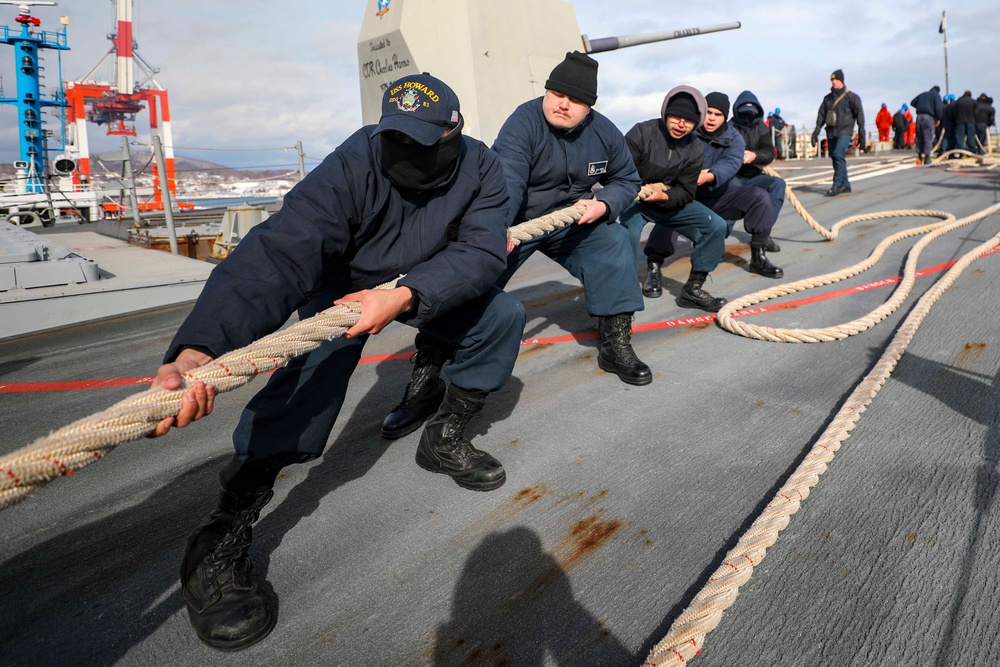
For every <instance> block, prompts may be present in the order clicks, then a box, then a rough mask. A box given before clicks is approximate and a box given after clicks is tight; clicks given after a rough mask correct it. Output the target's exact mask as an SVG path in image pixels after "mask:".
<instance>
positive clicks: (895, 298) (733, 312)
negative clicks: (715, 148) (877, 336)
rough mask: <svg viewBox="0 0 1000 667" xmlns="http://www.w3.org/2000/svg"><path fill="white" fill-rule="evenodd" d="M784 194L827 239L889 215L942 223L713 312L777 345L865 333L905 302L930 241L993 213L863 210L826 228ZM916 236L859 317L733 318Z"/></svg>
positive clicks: (865, 265)
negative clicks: (807, 323)
mask: <svg viewBox="0 0 1000 667" xmlns="http://www.w3.org/2000/svg"><path fill="white" fill-rule="evenodd" d="M764 171H765V172H766V173H767V174H769V175H771V176H777V175H778V173H777V172H775V171H774V170H773V169H771V168H770V167H765V169H764ZM785 198H786V200H787V201H788V202H789V203H790V204H791V205H792V207H793V208H794V209H795V210H796V211H797V212H798V213H799V215H801V216H802V219H803V220H805V222H806V224H808V225H809V226H810V227H811V228H812V229H813V230H815V231H816V232H817V233H818V234H820V235H821V236H822V237H823V238H825V239H827V240H829V241H832V240H835V239H836V238H837V237H838V236H839V235H840V230H842V229H843V228H844V227H847V226H848V225H853V224H855V223H858V222H863V221H866V220H885V219H888V218H899V217H926V218H941V222H936V223H932V224H929V225H923V226H921V227H914V228H912V229H906V230H903V231H901V232H897V233H895V234H892V235H891V236H888V237H887V238H885V239H883V240H882V241H881V242H880V243H879V244H878V245H877V246H876V247H875V249H874V250H873V251H872V252H871V254H870V255H869V256H868V257H867V258H866V259H864V260H862V261H861V262H858V263H857V264H854V265H853V266H849V267H847V268H844V269H840V270H839V271H834V272H831V273H827V274H824V275H821V276H815V277H812V278H805V279H803V280H798V281H796V282H792V283H785V284H782V285H776V286H774V287H770V288H766V289H763V290H760V291H758V292H754V293H752V294H747V295H745V296H742V297H740V298H738V299H735V300H733V301H730V302H729V303H727V304H726V305H725V306H723V307H722V309H721V310H720V311H719V313H718V315H717V316H716V323H717V324H718V325H719V326H720V327H721V328H723V329H725V330H726V331H729V332H730V333H734V334H736V335H739V336H745V337H747V338H755V339H757V340H766V341H771V342H775V343H827V342H831V341H835V340H841V339H844V338H847V337H849V336H854V335H857V334H859V333H861V332H862V331H867V330H868V329H870V328H871V327H873V326H875V325H876V324H878V323H879V322H881V321H882V320H884V319H885V318H887V317H889V315H891V314H892V313H894V312H895V311H896V310H897V309H898V308H899V307H900V306H901V305H902V304H903V302H904V301H906V298H907V296H909V294H910V290H911V289H912V288H913V284H914V283H915V282H916V272H917V260H918V259H919V257H920V253H921V251H923V249H924V248H925V247H926V246H927V244H929V243H930V242H931V241H933V240H934V239H936V238H938V237H940V236H942V235H944V234H947V233H948V232H951V231H954V230H955V229H958V228H959V227H963V226H965V225H968V224H972V223H974V222H978V221H979V220H982V219H983V218H985V217H986V216H988V215H991V213H992V212H980V213H977V214H976V215H975V216H969V217H968V218H963V219H962V220H960V221H956V220H955V216H953V215H952V214H950V213H947V212H945V211H930V210H914V209H910V210H896V211H882V212H879V213H865V214H862V215H855V216H852V217H849V218H844V219H843V220H841V221H839V222H837V223H836V224H835V225H833V227H831V228H830V229H827V228H826V227H824V226H823V225H821V224H820V223H819V222H818V221H817V220H816V218H814V217H813V216H812V215H811V214H810V213H809V211H807V210H806V208H805V207H804V206H803V205H802V202H800V201H799V199H798V197H796V196H795V193H794V192H792V188H791V187H787V188H786V189H785ZM986 211H990V209H986ZM976 216H980V217H976ZM920 234H927V236H926V237H924V238H923V239H921V240H920V241H919V242H918V243H917V244H916V245H914V247H913V248H912V249H911V250H910V252H909V253H908V254H907V258H906V264H905V266H904V269H903V278H902V280H901V281H900V283H899V285H898V286H897V287H896V289H895V290H894V291H893V293H892V296H891V297H890V299H889V300H888V301H886V302H885V303H884V304H882V305H881V306H879V307H878V308H876V309H875V310H873V311H871V312H870V313H868V314H866V315H864V316H862V317H859V318H857V319H855V320H852V321H850V322H845V323H842V324H837V325H833V326H829V327H822V328H811V329H785V328H775V327H768V326H763V325H758V324H751V323H750V322H747V321H744V320H740V319H736V316H737V315H738V313H739V311H741V310H743V309H744V308H748V307H750V306H753V305H756V304H759V303H763V302H765V301H770V300H771V299H776V298H778V297H782V296H788V295H789V294H794V293H796V292H802V291H805V290H807V289H812V288H814V287H820V286H822V285H830V284H832V283H836V282H839V281H841V280H845V279H847V278H851V277H853V276H856V275H858V274H860V273H863V272H864V271H867V270H868V269H870V268H871V267H873V266H874V265H875V264H877V263H878V262H879V260H880V259H882V255H883V254H884V252H885V250H886V248H888V247H889V246H891V245H893V244H894V243H896V242H898V241H901V240H903V239H905V238H909V237H911V236H918V235H920Z"/></svg>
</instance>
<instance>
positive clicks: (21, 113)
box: [0, 0, 69, 193]
mask: <svg viewBox="0 0 1000 667" xmlns="http://www.w3.org/2000/svg"><path fill="white" fill-rule="evenodd" d="M0 5H16V6H17V8H18V11H19V12H20V13H19V14H18V16H17V17H16V18H15V19H14V21H15V22H17V23H20V24H21V27H20V31H18V29H17V28H16V27H11V26H6V25H4V26H0V44H10V45H11V46H13V47H14V71H15V73H16V75H17V96H16V97H3V91H2V90H0V104H11V105H13V106H15V107H17V127H18V136H19V138H20V160H18V161H17V162H15V163H14V168H15V170H16V172H17V179H18V188H19V191H21V192H25V193H41V192H45V174H46V165H47V157H46V153H47V151H48V145H47V139H48V137H49V136H50V135H51V131H49V130H46V129H45V128H44V125H45V121H44V119H43V118H42V112H43V110H44V109H45V108H46V107H60V108H65V107H66V106H67V105H66V101H65V96H64V94H63V89H62V51H65V50H68V49H69V46H68V45H67V41H66V26H67V25H68V24H69V18H68V17H65V16H63V17H61V19H60V22H61V23H62V29H61V30H59V31H58V32H52V31H46V30H40V29H39V26H40V25H41V21H40V20H39V19H38V18H36V17H34V16H32V15H31V7H33V6H36V5H43V6H54V5H56V3H55V2H38V1H36V0H24V1H20V2H17V1H11V0H0ZM43 49H54V50H55V51H56V53H57V58H58V63H59V77H58V79H57V80H58V82H59V86H58V88H57V90H56V92H55V94H54V95H53V96H52V97H51V98H46V97H44V96H43V95H44V94H45V90H44V86H43V82H42V80H43V79H44V76H43V75H42V72H44V71H45V68H44V67H43V66H42V63H41V58H40V56H41V52H42V50H43ZM59 125H60V128H62V129H60V132H61V133H62V134H63V136H62V145H65V144H66V141H65V129H64V128H65V124H64V123H62V122H60V124H59Z"/></svg>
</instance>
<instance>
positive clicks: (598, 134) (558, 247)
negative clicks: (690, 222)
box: [493, 51, 653, 385]
mask: <svg viewBox="0 0 1000 667" xmlns="http://www.w3.org/2000/svg"><path fill="white" fill-rule="evenodd" d="M596 101H597V61H596V60H594V59H593V58H591V57H590V56H588V55H587V54H585V53H580V52H579V51H574V52H572V53H567V54H566V58H565V59H564V60H563V61H562V62H561V63H559V64H558V65H556V67H555V69H553V70H552V73H551V74H550V75H549V78H548V80H547V81H546V82H545V94H544V95H543V96H542V97H540V98H537V99H534V100H530V101H528V102H525V103H524V104H522V105H520V106H519V107H517V108H516V109H515V110H514V112H513V113H512V114H511V115H510V117H508V118H507V120H506V122H504V124H503V127H501V128H500V132H499V133H498V134H497V138H496V141H495V143H494V144H493V150H494V151H495V152H496V153H497V155H499V156H500V160H501V162H502V163H503V171H504V176H505V177H506V179H507V192H508V194H509V195H510V203H511V206H510V208H511V217H512V221H511V224H512V225H516V224H519V223H521V222H524V221H526V220H531V219H534V218H537V217H540V216H544V215H548V214H550V213H553V212H554V211H558V210H561V209H564V208H567V207H574V208H575V209H576V211H577V212H578V213H579V216H580V217H579V219H577V220H576V224H573V225H566V226H565V227H561V228H560V229H556V230H553V231H551V232H549V233H547V234H545V235H544V236H539V237H535V238H533V239H529V240H527V241H522V242H521V243H520V244H517V245H514V244H513V243H511V244H510V246H509V247H508V251H509V254H508V255H507V270H506V271H505V272H504V274H503V275H502V276H500V279H499V280H498V281H497V287H499V288H501V289H502V288H503V287H504V286H505V285H506V284H507V281H508V280H510V278H511V277H512V276H513V275H514V273H515V272H516V271H517V270H518V268H519V267H520V266H521V265H522V264H524V262H525V261H526V260H527V259H528V258H529V257H530V256H531V255H532V254H534V253H535V252H541V253H542V254H544V255H546V256H547V257H548V258H549V259H552V260H553V261H555V262H557V263H559V264H561V265H562V266H563V267H565V268H566V270H567V271H569V272H570V273H571V274H572V275H573V276H574V277H575V278H576V279H578V280H579V281H580V282H581V283H583V291H584V297H585V302H586V306H587V312H588V313H589V314H590V315H591V316H593V317H596V318H597V334H598V337H599V339H600V344H599V346H598V353H597V364H598V366H599V367H600V368H601V369H602V370H604V371H606V372H608V373H614V374H615V375H617V376H618V377H619V378H620V379H621V381H622V382H626V383H628V384H632V385H647V384H649V383H650V382H652V381H653V374H652V371H651V370H650V369H649V366H647V365H646V364H645V363H643V362H642V361H641V360H640V359H639V358H638V357H637V356H636V354H635V350H634V349H633V348H632V343H631V329H632V317H633V315H634V314H635V312H636V311H638V310H642V308H643V301H642V292H641V291H640V289H639V285H638V283H637V282H636V279H635V259H634V256H635V253H634V251H632V249H631V243H630V237H629V235H628V231H626V230H625V228H624V227H622V226H621V225H619V224H617V223H616V220H617V219H618V215H619V214H620V213H621V212H622V211H623V210H624V209H625V208H626V207H627V206H629V205H630V204H631V203H632V201H633V200H634V199H635V197H636V195H637V194H638V193H639V185H640V184H639V174H638V173H637V172H636V170H635V165H634V164H633V163H632V156H631V155H630V154H629V151H628V148H627V147H626V145H625V137H624V136H622V133H621V130H619V129H618V128H617V127H615V124H614V123H612V122H611V121H610V120H609V119H608V118H606V117H605V116H603V115H601V114H600V113H598V112H597V111H595V110H594V109H592V108H591V106H592V105H593V104H594V103H595V102H596ZM597 185H600V186H602V187H599V188H597V189H595V186H597Z"/></svg>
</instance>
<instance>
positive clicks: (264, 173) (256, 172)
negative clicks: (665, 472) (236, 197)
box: [0, 150, 293, 180]
mask: <svg viewBox="0 0 1000 667" xmlns="http://www.w3.org/2000/svg"><path fill="white" fill-rule="evenodd" d="M151 158H152V154H151V153H150V152H149V151H144V150H134V151H132V168H133V169H134V170H135V171H137V172H138V171H140V170H144V168H145V167H146V165H147V164H148V163H149V161H150V159H151ZM103 164H104V166H105V167H106V168H107V170H108V171H110V172H112V173H116V174H118V173H121V162H117V161H115V162H108V161H106V162H104V163H103ZM174 169H175V170H176V171H177V172H182V173H183V172H187V173H192V172H201V173H205V174H216V175H219V176H222V177H224V178H226V179H231V180H239V179H245V178H271V177H274V176H281V175H284V174H287V173H288V172H290V171H293V169H292V168H288V169H234V168H232V167H227V166H226V165H224V164H219V163H217V162H210V161H208V160H197V159H195V158H190V157H180V156H174ZM91 172H92V173H94V174H95V176H97V175H99V174H103V173H104V170H103V169H101V168H100V167H99V166H98V165H96V164H93V163H92V166H91ZM13 175H14V165H13V164H11V163H9V162H5V163H0V177H6V178H10V177H12V176H13Z"/></svg>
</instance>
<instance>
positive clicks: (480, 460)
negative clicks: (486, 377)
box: [417, 385, 507, 491]
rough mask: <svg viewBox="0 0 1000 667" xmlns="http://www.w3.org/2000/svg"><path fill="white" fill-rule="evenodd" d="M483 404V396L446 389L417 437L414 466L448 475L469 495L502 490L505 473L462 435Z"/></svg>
mask: <svg viewBox="0 0 1000 667" xmlns="http://www.w3.org/2000/svg"><path fill="white" fill-rule="evenodd" d="M485 404H486V393H485V392H481V391H472V390H468V389H461V388H459V387H456V386H454V385H452V386H450V387H449V388H448V391H446V392H445V394H444V400H443V401H442V402H441V407H440V408H439V409H438V411H437V414H436V415H434V418H433V419H431V420H430V421H429V422H428V423H427V426H426V428H424V432H423V434H422V435H421V436H420V445H418V446H417V465H418V466H420V467H421V468H423V469H424V470H430V471H431V472H440V473H444V474H445V475H451V477H452V479H454V480H455V483H456V484H458V485H459V486H461V487H463V488H466V489H472V490H473V491H492V490H493V489H498V488H500V487H501V486H503V483H504V482H505V481H507V473H505V472H504V470H503V466H502V465H501V464H500V462H499V461H497V460H496V459H495V458H493V457H492V456H490V455H489V454H487V453H486V452H484V451H481V450H479V449H476V448H475V447H473V446H472V443H471V442H469V441H468V440H466V439H465V437H464V435H463V434H464V433H465V426H466V424H468V423H469V420H470V419H472V418H473V417H475V416H476V415H478V414H479V413H480V411H482V409H483V406H484V405H485Z"/></svg>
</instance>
